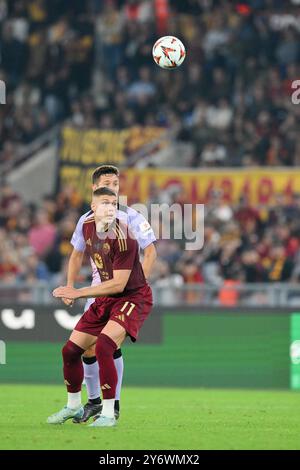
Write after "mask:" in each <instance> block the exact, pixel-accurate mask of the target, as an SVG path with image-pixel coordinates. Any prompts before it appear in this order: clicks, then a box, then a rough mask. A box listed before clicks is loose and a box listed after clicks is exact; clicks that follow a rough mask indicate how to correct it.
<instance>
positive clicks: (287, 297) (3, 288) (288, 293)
mask: <svg viewBox="0 0 300 470" xmlns="http://www.w3.org/2000/svg"><path fill="white" fill-rule="evenodd" d="M55 287H57V283H55V284H54V283H51V282H50V283H49V282H44V281H39V282H37V283H36V284H34V285H33V284H28V283H18V284H4V283H2V284H1V285H0V306H2V307H3V306H5V307H7V306H9V305H10V304H16V303H17V304H26V303H30V304H39V305H53V304H58V303H60V301H59V300H56V299H54V298H53V297H52V290H53V289H54V288H55ZM152 289H153V296H154V303H155V305H157V306H170V307H171V306H178V305H190V306H207V307H208V306H210V307H218V306H221V307H257V306H264V307H298V306H299V307H300V289H299V284H297V283H291V282H289V283H272V284H268V283H257V284H242V283H241V284H234V285H228V286H227V285H226V284H224V285H219V286H212V285H208V284H185V285H182V286H176V287H175V286H155V285H153V286H152ZM80 303H82V305H84V299H81V300H80Z"/></svg>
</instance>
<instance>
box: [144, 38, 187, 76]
mask: <svg viewBox="0 0 300 470" xmlns="http://www.w3.org/2000/svg"><path fill="white" fill-rule="evenodd" d="M152 55H153V59H154V61H155V62H156V63H157V65H159V66H160V67H161V68H163V69H175V68H176V67H179V65H181V64H182V62H183V61H184V59H185V55H186V52H185V47H184V45H183V44H182V42H181V41H180V40H179V39H178V38H176V37H175V36H164V37H162V38H159V39H158V40H157V41H156V43H155V44H154V46H153V49H152Z"/></svg>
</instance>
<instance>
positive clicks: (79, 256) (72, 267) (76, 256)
mask: <svg viewBox="0 0 300 470" xmlns="http://www.w3.org/2000/svg"><path fill="white" fill-rule="evenodd" d="M83 255H84V252H83V251H77V250H75V248H74V249H73V251H72V253H71V256H70V259H69V264H68V274H67V285H68V286H72V287H73V286H74V283H75V280H76V277H77V275H78V273H79V271H80V269H81V266H82V261H83Z"/></svg>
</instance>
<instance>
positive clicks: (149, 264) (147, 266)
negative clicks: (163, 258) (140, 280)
mask: <svg viewBox="0 0 300 470" xmlns="http://www.w3.org/2000/svg"><path fill="white" fill-rule="evenodd" d="M156 258H157V253H156V248H155V246H154V243H151V244H150V245H148V246H146V248H144V259H143V263H142V267H143V271H144V274H145V278H146V279H148V278H149V277H150V274H151V271H152V268H153V265H154V262H155V260H156Z"/></svg>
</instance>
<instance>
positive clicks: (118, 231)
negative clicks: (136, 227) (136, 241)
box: [113, 225, 127, 251]
mask: <svg viewBox="0 0 300 470" xmlns="http://www.w3.org/2000/svg"><path fill="white" fill-rule="evenodd" d="M113 231H114V233H115V234H116V235H117V239H118V243H119V249H120V251H126V250H127V240H126V238H125V235H124V232H123V231H122V229H121V228H120V226H119V225H116V227H114V228H113Z"/></svg>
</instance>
